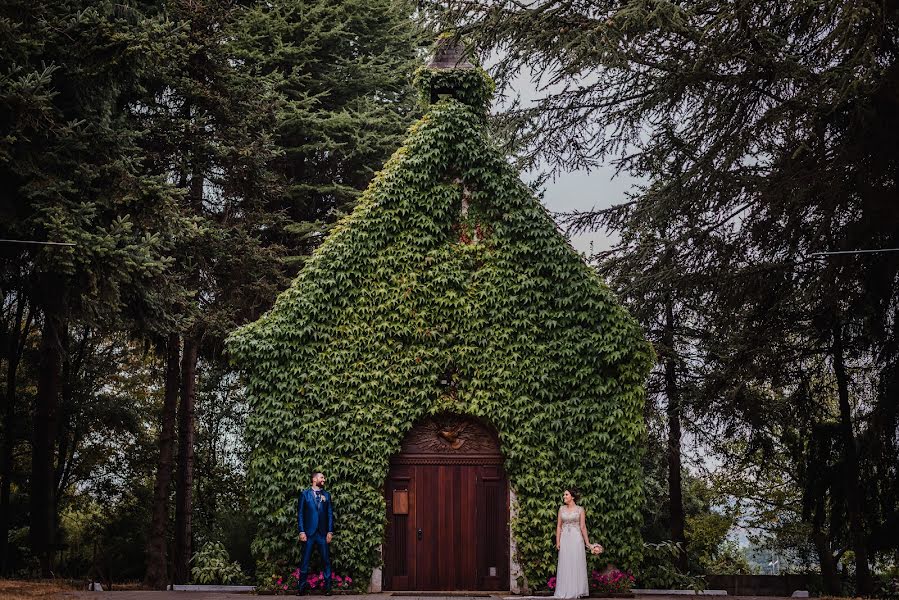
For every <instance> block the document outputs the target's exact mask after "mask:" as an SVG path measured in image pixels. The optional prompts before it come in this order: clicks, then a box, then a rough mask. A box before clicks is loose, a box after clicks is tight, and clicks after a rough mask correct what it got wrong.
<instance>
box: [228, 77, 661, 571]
mask: <svg viewBox="0 0 899 600" xmlns="http://www.w3.org/2000/svg"><path fill="white" fill-rule="evenodd" d="M473 72H474V73H477V72H476V71H473ZM434 76H435V74H433V73H423V72H420V73H419V76H418V79H419V82H425V81H429V80H431V79H433V78H434ZM478 77H480V75H478ZM483 83H484V85H485V86H486V85H487V84H488V82H487V81H484V82H483ZM469 97H473V98H485V99H486V98H487V97H489V90H488V89H486V88H485V89H482V90H479V91H477V92H475V93H474V94H473V95H472V96H469ZM484 110H485V107H484V105H483V104H481V105H469V104H465V103H463V102H460V101H459V100H457V99H456V98H454V97H452V96H451V95H446V96H444V97H442V98H440V99H439V100H438V101H437V102H436V103H435V104H434V105H432V106H431V107H430V110H429V112H428V113H427V114H426V115H425V116H424V117H423V118H422V119H421V120H420V121H419V122H417V123H416V124H415V125H413V127H412V128H411V130H410V132H409V137H408V139H407V140H406V143H405V144H404V145H403V146H402V147H401V148H400V149H399V150H397V151H396V153H395V154H394V155H393V157H392V158H391V159H390V161H388V163H387V164H386V165H385V167H384V169H383V171H381V172H380V173H379V174H378V175H377V177H376V178H375V180H374V182H373V183H372V184H371V185H370V186H369V188H368V189H367V191H366V192H365V193H364V194H363V195H362V197H361V199H360V201H359V204H358V206H357V207H356V209H355V210H354V211H353V213H351V214H350V215H349V216H348V217H347V218H345V219H343V220H342V221H341V222H340V223H339V224H338V225H337V226H336V227H335V228H334V230H333V231H332V233H331V234H330V236H329V237H328V238H327V239H326V241H325V243H324V244H323V245H322V246H321V247H320V248H319V250H317V251H316V252H315V253H314V255H313V257H312V259H311V260H310V261H309V262H308V263H307V264H306V266H305V268H304V269H303V271H302V272H301V273H300V275H299V276H298V277H297V279H296V280H295V281H294V283H293V285H292V286H291V287H290V288H289V289H288V290H286V291H285V292H284V293H282V294H281V295H280V296H279V297H278V300H277V302H276V304H275V307H274V308H273V309H272V310H271V311H270V312H268V313H267V314H266V315H265V316H263V317H262V318H261V319H260V320H258V321H257V322H255V323H253V324H251V325H248V326H246V327H244V328H242V329H240V330H238V331H237V332H235V333H234V334H233V335H232V336H231V338H230V345H229V348H230V352H231V355H232V357H233V360H234V361H235V363H236V364H237V365H239V366H240V367H241V368H242V369H243V371H244V374H245V379H246V385H247V396H248V400H249V402H250V407H251V411H252V412H251V416H250V418H249V421H248V425H247V436H248V440H249V444H250V446H251V447H252V448H253V451H252V456H251V458H250V464H249V474H248V478H249V493H250V496H251V502H252V510H253V512H254V515H255V517H256V518H257V519H258V522H259V532H258V536H257V538H256V540H255V542H254V549H255V552H256V554H257V557H258V558H259V559H262V560H264V561H270V562H274V561H276V560H278V559H287V560H295V559H296V556H297V550H298V548H297V542H296V531H295V530H296V526H295V522H294V521H295V508H296V494H297V493H298V490H299V489H301V487H303V486H304V485H306V483H307V480H308V473H310V472H311V470H312V469H322V470H324V471H325V472H327V473H328V477H329V480H330V481H331V482H332V489H333V492H334V502H335V510H336V513H337V515H338V520H339V523H338V535H337V537H336V538H335V541H334V545H335V549H334V555H335V557H337V560H339V561H340V565H339V569H340V570H341V571H342V572H349V573H351V574H352V576H353V577H354V578H355V579H356V580H357V581H365V580H367V577H368V575H369V573H370V569H371V568H372V567H373V566H375V565H377V564H378V563H379V562H380V559H379V558H378V556H377V554H376V552H377V548H378V546H379V544H380V543H381V542H382V540H383V536H384V524H385V503H384V499H383V484H384V481H385V478H386V476H387V472H388V462H389V457H390V456H391V454H393V453H395V452H397V451H398V450H399V445H400V442H401V440H402V438H403V436H404V434H405V433H406V432H408V431H409V430H410V428H411V427H412V426H413V424H414V423H415V422H416V421H418V420H420V419H421V418H423V417H425V416H427V415H432V414H437V413H442V412H453V413H460V414H467V415H471V416H474V417H478V418H482V419H484V420H486V421H487V422H489V423H491V424H492V425H493V426H495V428H496V429H497V430H498V433H499V437H500V443H501V447H502V450H503V453H504V456H505V460H506V470H507V472H508V475H509V478H510V482H511V485H512V488H513V489H514V491H515V493H516V495H517V499H518V507H517V508H518V516H517V519H516V520H515V521H514V523H513V525H512V527H513V532H514V535H515V538H516V543H517V548H518V557H517V558H518V560H519V562H520V563H521V564H522V566H523V568H524V570H525V573H526V575H527V576H528V577H529V578H530V580H531V581H534V582H536V581H540V580H545V578H546V577H547V576H548V575H549V574H550V573H551V572H552V571H553V570H554V568H555V552H554V550H553V548H552V547H551V545H550V543H549V540H550V536H551V534H552V532H553V529H554V527H555V518H556V509H557V507H558V503H559V494H560V493H561V491H562V490H563V489H564V486H566V485H571V484H572V483H576V484H577V485H578V486H579V487H580V488H581V489H582V491H583V492H584V499H583V504H584V505H585V507H586V509H587V511H588V515H589V522H590V524H591V527H592V528H593V529H594V537H596V538H597V539H598V540H600V541H601V542H602V543H603V545H604V546H605V547H606V551H607V555H606V557H607V558H608V559H609V560H610V561H612V562H615V563H617V564H619V565H621V566H628V565H632V564H634V563H635V562H636V561H637V560H638V558H639V555H640V550H641V540H640V535H639V526H640V501H641V490H640V488H641V474H640V446H641V444H642V443H643V437H644V429H643V421H642V408H643V381H644V379H645V376H646V373H647V370H648V367H649V364H650V361H651V350H650V348H649V346H648V344H647V343H646V342H645V341H644V340H643V337H642V334H641V332H640V329H639V328H638V327H637V325H636V323H635V322H634V321H633V319H631V318H630V317H629V316H628V314H627V313H626V312H625V311H624V310H623V309H622V308H621V307H620V306H619V305H618V304H617V302H616V300H615V298H614V297H613V295H612V294H611V292H610V291H609V290H608V288H607V287H606V286H605V285H603V284H602V283H601V282H600V280H599V279H598V278H597V277H596V276H595V274H594V273H593V272H592V270H591V269H590V268H589V267H588V266H587V265H586V264H585V263H584V262H583V260H582V259H581V258H580V257H579V256H578V255H577V254H576V253H575V252H574V251H573V250H572V249H571V248H570V247H569V246H568V245H567V243H566V241H565V240H564V238H563V237H562V236H561V235H560V234H559V233H558V232H557V230H556V229H555V225H554V223H553V222H552V220H551V218H550V217H549V215H548V214H547V213H546V211H545V210H544V209H543V208H542V206H541V205H540V203H539V202H538V200H537V199H536V198H535V197H534V196H533V195H532V194H531V193H530V191H529V190H528V189H527V187H526V186H525V185H524V184H522V183H521V182H520V181H519V180H518V178H517V175H516V173H515V172H514V171H513V170H512V169H511V167H510V166H509V165H508V164H507V163H506V161H505V160H504V157H503V156H502V155H500V154H499V153H498V152H497V151H495V150H494V149H493V148H492V146H491V141H490V139H489V137H488V135H487V132H486V130H485V122H484V119H483V115H484ZM445 374H446V375H448V376H449V377H450V378H451V380H452V383H451V385H449V386H441V384H440V383H439V382H440V380H441V378H442V377H443V376H444V375H445Z"/></svg>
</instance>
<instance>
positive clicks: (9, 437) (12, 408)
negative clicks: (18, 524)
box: [0, 293, 31, 575]
mask: <svg viewBox="0 0 899 600" xmlns="http://www.w3.org/2000/svg"><path fill="white" fill-rule="evenodd" d="M24 312H25V298H24V297H23V296H22V294H21V293H19V294H18V295H17V297H16V316H15V319H14V320H13V323H12V325H11V326H10V329H9V340H8V341H9V343H8V345H7V352H8V354H7V357H6V394H5V398H4V399H5V400H6V405H5V406H4V407H3V444H2V446H0V575H4V574H6V567H7V565H6V556H7V542H8V540H9V498H10V487H11V481H12V470H13V461H12V453H13V449H14V448H15V440H16V437H17V436H16V435H15V431H16V426H15V420H16V385H17V381H16V379H17V378H16V374H17V373H18V370H19V360H20V358H21V356H22V347H23V346H24V340H25V338H26V337H27V336H28V329H29V328H30V327H29V325H30V323H31V312H30V311H29V314H28V317H27V319H25V324H24V325H25V326H24V328H23V327H22V319H23V316H24Z"/></svg>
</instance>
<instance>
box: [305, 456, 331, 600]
mask: <svg viewBox="0 0 899 600" xmlns="http://www.w3.org/2000/svg"><path fill="white" fill-rule="evenodd" d="M297 527H298V528H299V530H300V541H301V542H303V544H304V545H303V562H302V564H301V565H300V583H299V586H298V587H297V595H298V596H302V595H303V594H305V593H306V588H307V587H308V585H309V584H308V582H307V581H306V576H308V575H309V558H310V557H311V556H312V547H313V546H316V545H317V546H318V549H319V552H320V553H321V556H322V562H323V563H325V564H324V567H325V572H324V576H325V595H327V596H330V595H331V556H330V553H329V552H328V544H330V543H331V539H332V538H333V537H334V509H333V508H332V507H331V494H329V493H328V492H326V491H325V476H324V474H322V473H320V472H317V471H316V472H315V473H313V474H312V486H311V487H308V488H306V489H305V490H303V491H302V492H300V498H299V502H298V506H297Z"/></svg>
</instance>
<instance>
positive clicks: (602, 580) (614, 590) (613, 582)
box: [546, 569, 634, 595]
mask: <svg viewBox="0 0 899 600" xmlns="http://www.w3.org/2000/svg"><path fill="white" fill-rule="evenodd" d="M589 582H590V592H591V593H596V594H597V595H602V594H624V593H627V592H629V591H630V589H631V586H632V585H634V576H633V575H631V574H630V573H629V572H627V571H619V570H618V569H614V570H612V571H609V572H608V573H600V572H599V571H597V570H595V569H594V571H593V572H592V573H591V574H590V580H589ZM546 587H547V588H549V589H551V590H554V589H556V578H555V576H553V577H550V578H549V579H548V580H547V581H546Z"/></svg>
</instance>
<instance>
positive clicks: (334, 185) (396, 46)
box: [234, 0, 422, 273]
mask: <svg viewBox="0 0 899 600" xmlns="http://www.w3.org/2000/svg"><path fill="white" fill-rule="evenodd" d="M412 10H413V7H412V6H411V5H409V4H408V3H406V2H404V1H397V0H342V1H341V2H332V1H327V0H277V1H275V2H259V3H254V4H253V5H252V6H251V7H250V8H249V9H248V10H247V11H246V12H245V14H243V15H242V17H241V28H240V31H239V35H238V36H237V37H236V43H235V45H234V46H235V50H236V53H235V56H236V57H237V58H238V59H239V60H240V61H241V63H243V64H244V65H245V66H246V68H247V69H248V70H249V72H250V73H252V74H253V75H254V76H255V77H265V78H267V79H270V80H272V81H275V82H276V90H277V91H278V93H279V94H280V95H281V96H282V98H283V100H284V101H283V104H282V105H281V107H280V109H279V111H278V125H277V129H276V132H275V141H276V143H277V144H278V146H279V148H281V150H282V156H281V157H280V159H279V160H278V161H277V163H276V164H275V167H276V169H277V170H278V172H279V173H280V174H281V176H282V178H283V179H284V181H285V183H286V187H285V191H284V193H283V194H281V195H280V197H279V208H280V210H281V211H282V212H281V214H282V218H283V219H284V223H283V224H282V225H283V226H282V227H281V228H279V229H278V230H277V232H274V233H272V232H269V233H268V234H267V237H268V238H272V239H275V240H277V241H278V242H279V243H281V244H282V245H283V246H284V247H285V248H286V249H287V250H288V256H287V257H285V259H284V260H285V262H286V263H287V265H288V266H289V267H290V270H291V272H293V273H295V272H296V270H297V269H298V268H299V267H300V266H301V265H302V263H303V262H304V261H305V259H306V258H307V257H308V254H309V252H311V250H312V249H313V248H315V247H316V246H317V245H318V244H320V243H321V240H322V237H323V236H324V234H325V233H326V232H327V230H328V228H329V227H330V226H331V225H333V223H334V222H335V221H336V220H337V219H338V218H339V217H340V216H341V215H343V214H346V213H347V212H349V211H350V210H352V207H353V205H354V203H355V202H356V199H357V198H358V196H359V194H360V193H361V192H362V190H364V189H365V187H366V186H367V185H368V183H369V182H370V181H371V178H372V175H373V174H374V171H375V169H376V168H378V167H380V165H382V164H383V163H384V161H385V160H386V159H387V158H388V157H389V156H390V154H391V153H392V152H393V151H394V150H395V149H396V148H397V146H399V144H400V143H401V142H402V136H403V135H404V133H405V131H406V129H407V128H408V126H409V124H410V123H411V121H412V119H413V118H414V117H415V115H414V112H415V111H416V109H417V107H416V105H415V101H414V100H415V99H414V96H413V93H412V88H411V87H410V86H409V74H410V73H412V71H413V70H414V69H415V66H416V64H417V51H418V48H419V47H420V46H421V45H422V43H421V39H420V31H419V30H418V29H417V27H416V25H415V22H414V21H413V20H412V18H411V13H412Z"/></svg>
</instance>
